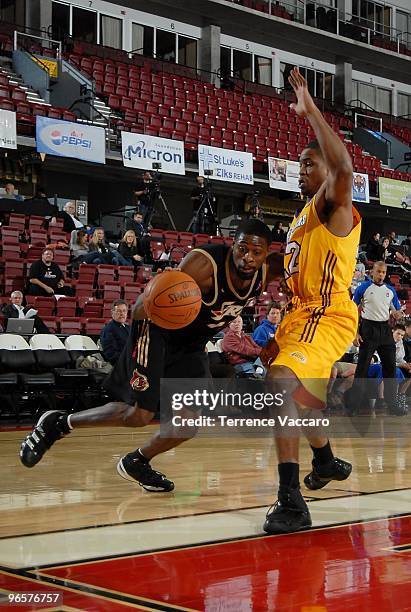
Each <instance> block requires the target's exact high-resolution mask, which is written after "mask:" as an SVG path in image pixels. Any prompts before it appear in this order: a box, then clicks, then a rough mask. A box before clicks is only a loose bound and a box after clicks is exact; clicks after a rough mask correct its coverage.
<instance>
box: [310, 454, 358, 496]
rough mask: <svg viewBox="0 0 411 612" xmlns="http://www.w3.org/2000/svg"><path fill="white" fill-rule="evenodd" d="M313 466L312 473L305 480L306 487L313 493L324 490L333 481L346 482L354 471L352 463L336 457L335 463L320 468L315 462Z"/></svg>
mask: <svg viewBox="0 0 411 612" xmlns="http://www.w3.org/2000/svg"><path fill="white" fill-rule="evenodd" d="M312 466H313V470H312V472H310V473H309V474H307V476H306V477H305V478H304V484H305V486H306V487H307V489H310V490H311V491H315V490H317V489H322V488H323V487H325V485H327V484H328V483H329V482H331V481H332V480H346V479H347V478H348V476H349V475H350V474H351V471H352V465H351V463H348V461H344V460H343V459H338V457H334V461H332V462H331V463H328V464H327V465H326V466H318V465H316V464H315V462H314V461H313V463H312Z"/></svg>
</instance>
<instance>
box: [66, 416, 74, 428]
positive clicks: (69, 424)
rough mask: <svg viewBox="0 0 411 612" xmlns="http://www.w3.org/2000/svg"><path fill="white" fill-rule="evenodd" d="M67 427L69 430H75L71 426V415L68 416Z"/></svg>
mask: <svg viewBox="0 0 411 612" xmlns="http://www.w3.org/2000/svg"><path fill="white" fill-rule="evenodd" d="M67 425H68V426H69V429H73V425H72V424H71V414H69V415H68V416H67Z"/></svg>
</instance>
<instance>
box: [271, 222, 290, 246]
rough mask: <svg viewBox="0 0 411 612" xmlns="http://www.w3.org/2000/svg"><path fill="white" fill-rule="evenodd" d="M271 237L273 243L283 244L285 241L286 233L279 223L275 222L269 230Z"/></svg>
mask: <svg viewBox="0 0 411 612" xmlns="http://www.w3.org/2000/svg"><path fill="white" fill-rule="evenodd" d="M271 236H272V241H273V242H285V241H286V240H287V232H286V231H285V229H284V228H283V224H282V223H281V221H277V223H276V224H275V225H274V227H273V229H272V230H271Z"/></svg>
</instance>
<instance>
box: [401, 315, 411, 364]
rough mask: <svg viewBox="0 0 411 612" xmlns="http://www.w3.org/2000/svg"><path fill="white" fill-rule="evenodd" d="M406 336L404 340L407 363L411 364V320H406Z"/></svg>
mask: <svg viewBox="0 0 411 612" xmlns="http://www.w3.org/2000/svg"><path fill="white" fill-rule="evenodd" d="M404 325H405V336H404V338H403V344H404V353H405V361H406V362H407V363H411V319H406V321H405V322H404Z"/></svg>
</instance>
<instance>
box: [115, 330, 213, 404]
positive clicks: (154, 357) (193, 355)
mask: <svg viewBox="0 0 411 612" xmlns="http://www.w3.org/2000/svg"><path fill="white" fill-rule="evenodd" d="M206 343H207V338H205V339H204V338H197V339H196V340H195V341H194V342H193V341H191V340H190V341H188V342H184V343H183V342H182V341H181V339H180V338H178V341H176V338H175V337H173V332H172V331H171V332H170V331H167V330H164V329H162V328H160V327H158V326H157V325H154V323H152V322H150V321H148V320H143V321H133V324H132V327H131V330H130V336H129V339H128V342H127V344H126V345H125V347H124V350H123V352H122V353H121V355H120V358H119V360H118V361H117V363H116V364H115V366H114V368H113V370H112V372H111V373H110V375H109V376H108V377H107V379H106V381H105V383H104V387H105V389H106V390H107V391H108V392H109V393H110V395H111V396H112V397H113V399H116V400H119V401H123V402H126V403H127V404H130V405H133V404H135V403H137V405H138V407H139V408H144V409H145V410H149V411H150V412H156V411H157V409H158V407H159V401H160V379H161V378H211V374H210V369H209V362H208V355H207V353H206V352H205V345H206Z"/></svg>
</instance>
